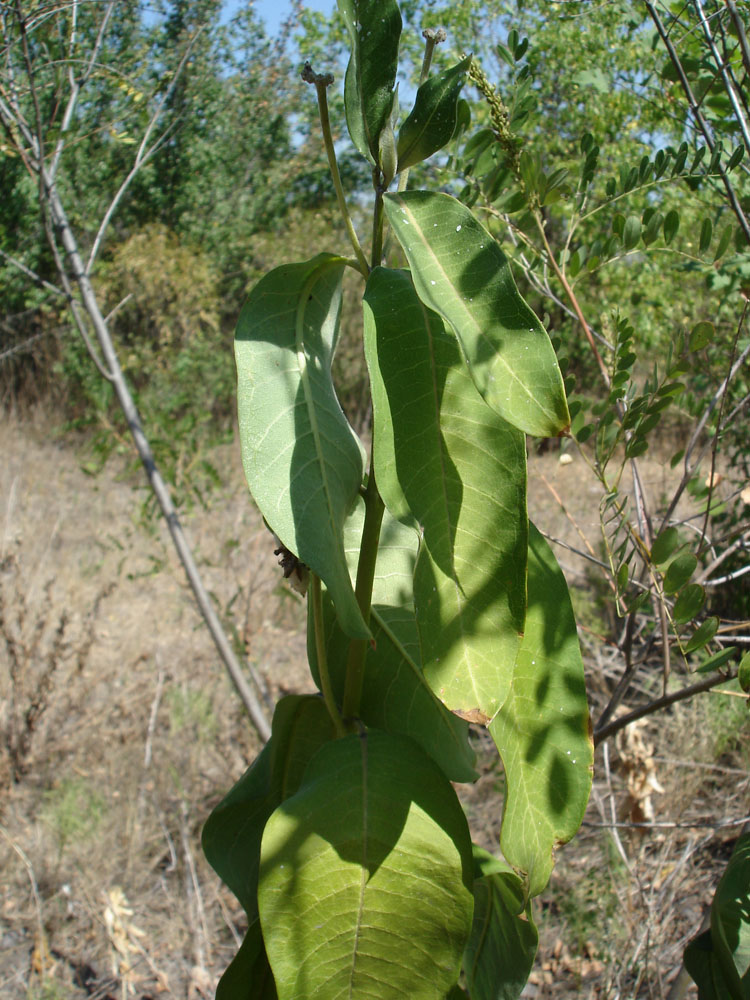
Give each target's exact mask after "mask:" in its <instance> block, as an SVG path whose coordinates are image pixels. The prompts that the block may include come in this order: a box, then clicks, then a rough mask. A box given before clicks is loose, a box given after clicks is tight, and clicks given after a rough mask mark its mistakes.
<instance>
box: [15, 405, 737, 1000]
mask: <svg viewBox="0 0 750 1000" xmlns="http://www.w3.org/2000/svg"><path fill="white" fill-rule="evenodd" d="M0 447H1V448H2V453H3V456H4V462H3V463H2V467H0V498H2V508H1V509H0V529H1V530H2V534H1V535H0V541H1V542H2V548H1V550H0V743H1V747H0V781H2V786H1V789H0V795H1V798H0V870H2V872H3V873H4V879H3V888H2V896H1V897H0V994H2V996H3V997H8V998H9V1000H16V998H17V1000H21V998H24V1000H73V998H82V997H97V998H100V1000H105V998H108V997H111V998H113V1000H120V998H127V997H132V998H136V1000H138V998H142V1000H146V998H147V997H176V998H200V997H210V996H213V991H214V988H215V984H216V981H217V977H218V975H219V974H220V972H221V971H222V970H223V969H224V968H225V967H226V965H227V963H228V961H229V960H230V958H231V956H232V954H233V953H234V951H235V950H236V948H237V946H238V945H239V942H240V941H241V938H242V934H243V930H244V925H243V915H242V911H241V909H240V908H239V906H238V904H237V903H236V901H235V900H234V898H233V897H232V896H231V895H230V894H229V893H228V892H227V891H226V890H225V889H224V888H223V887H222V886H221V885H220V884H219V882H218V879H216V878H215V876H214V875H213V873H212V872H211V871H210V870H209V869H208V866H207V865H206V863H205V862H204V860H203V856H202V853H201V850H200V843H199V837H200V830H201V826H202V824H203V822H204V820H205V818H206V816H207V815H208V813H209V811H210V810H211V808H212V807H213V805H214V804H215V803H216V802H217V801H218V799H219V798H220V796H221V795H222V793H223V791H225V790H226V789H227V788H228V787H229V786H230V785H231V784H232V782H233V781H234V780H235V779H236V778H237V777H238V776H239V775H240V774H241V773H242V771H243V770H244V768H245V767H246V766H247V764H248V762H249V761H250V760H251V759H252V758H253V756H254V754H255V752H256V751H257V747H258V745H257V741H256V738H255V736H254V734H253V731H252V729H251V728H250V726H249V724H248V722H247V720H246V719H245V718H244V716H243V714H242V710H241V706H240V704H239V702H238V700H237V698H236V696H235V695H234V693H233V690H232V688H231V686H230V684H229V682H228V681H227V680H226V678H225V676H224V674H223V671H222V668H221V667H220V665H219V663H218V660H217V657H216V655H215V654H214V651H213V648H212V646H211V644H210V640H209V639H208V638H207V636H206V635H205V633H204V630H203V629H202V627H201V625H200V622H199V619H198V615H197V613H196V612H195V610H194V608H193V605H192V601H191V598H190V595H189V592H188V591H187V588H186V586H185V584H184V582H183V579H182V576H181V571H180V568H179V566H178V565H177V563H176V561H175V560H174V558H173V556H172V554H171V552H170V549H169V547H168V544H167V540H166V537H165V535H164V533H163V531H162V529H161V527H160V526H158V525H156V524H154V523H152V522H150V521H146V522H145V523H144V522H143V521H142V519H141V518H140V515H139V512H140V511H141V507H142V503H143V499H144V497H143V493H142V492H141V491H140V488H139V487H140V483H139V482H138V481H131V480H129V479H127V478H124V479H119V478H118V476H117V475H116V473H115V472H114V471H113V469H112V468H108V469H106V470H105V471H104V472H103V473H102V474H101V475H100V476H98V477H97V478H95V479H91V478H89V477H87V476H86V475H84V473H83V472H82V471H81V469H80V467H79V463H78V461H77V459H76V454H75V452H74V451H73V450H72V448H70V447H61V446H60V445H58V444H56V443H55V442H54V441H51V440H50V432H49V427H48V426H47V425H46V424H44V423H40V424H38V425H36V426H34V425H32V424H29V423H26V424H24V425H23V426H20V425H18V424H14V423H13V422H10V421H7V422H6V423H5V424H4V425H3V427H2V428H1V429H0ZM215 460H216V462H217V464H219V465H220V467H221V468H222V470H223V472H224V474H225V476H226V480H227V482H228V483H229V484H230V485H229V486H228V487H227V488H226V490H225V491H224V492H223V493H221V494H217V495H216V496H215V498H214V502H213V504H212V508H211V510H210V511H208V512H194V513H193V514H192V515H191V516H190V517H189V518H188V524H187V530H188V532H189V533H190V536H191V540H192V542H193V544H194V546H195V549H196V551H197V552H198V553H199V557H200V562H201V568H202V571H203V573H204V574H205V577H206V581H207V585H208V587H209V589H210V590H211V593H212V595H213V597H214V599H215V601H216V604H217V607H218V608H219V610H220V612H221V614H222V616H223V618H224V620H225V621H226V622H228V624H229V626H230V629H231V631H232V635H233V637H234V641H235V643H236V645H237V649H238V651H240V652H242V653H243V654H244V655H246V656H247V658H248V659H249V661H250V662H252V663H253V664H254V665H255V666H256V667H257V668H258V669H259V670H260V672H261V673H262V675H263V676H264V677H265V678H266V681H267V683H268V686H269V689H270V690H269V697H270V698H271V699H274V698H276V697H277V696H278V694H279V693H281V692H285V691H298V690H301V689H306V687H307V686H308V685H309V680H308V679H307V671H306V667H305V660H304V644H305V639H304V608H303V606H302V604H301V603H300V601H299V599H298V598H297V597H296V595H295V594H294V593H293V592H292V591H291V590H289V589H287V588H286V587H285V586H284V584H283V581H282V576H281V571H280V570H279V569H278V567H277V566H276V562H275V559H274V556H273V547H274V543H273V539H272V538H271V536H270V535H269V534H268V532H267V531H266V529H265V528H264V527H263V525H262V523H261V521H260V518H259V516H258V514H257V512H255V510H254V509H253V507H252V505H251V503H250V501H249V499H248V498H247V494H246V491H245V488H244V485H243V484H242V479H241V474H240V472H239V469H238V467H237V464H236V457H235V454H234V452H233V451H231V450H229V451H227V452H226V454H223V455H219V456H215ZM649 472H650V474H651V475H652V477H653V481H654V483H655V484H656V486H657V487H658V484H659V480H660V477H663V476H664V475H665V473H664V471H663V468H662V467H661V465H660V464H659V463H652V466H649ZM542 475H543V476H544V478H545V479H546V481H547V484H548V486H550V487H552V489H549V488H547V486H546V485H545V482H544V480H543V479H542ZM531 479H532V481H533V482H534V483H536V486H535V496H534V497H533V498H532V505H533V507H534V512H535V517H536V519H537V521H538V522H540V523H541V524H542V526H543V527H545V529H546V530H547V531H548V532H549V533H550V534H552V535H553V536H554V535H557V536H558V537H560V536H562V537H563V538H565V539H567V540H568V541H569V543H570V544H571V545H574V544H576V542H575V539H574V535H576V533H577V532H578V531H579V529H580V532H582V533H583V534H584V535H585V536H586V537H588V538H590V539H595V530H596V527H597V525H598V521H597V520H596V511H595V505H593V504H592V502H591V497H590V496H589V495H588V494H587V492H586V487H585V485H581V483H582V478H581V476H580V474H579V472H578V471H577V470H576V468H575V466H571V465H567V466H565V465H560V463H559V461H558V456H557V455H555V454H550V455H543V456H537V457H535V458H534V459H533V467H532V474H531ZM555 492H556V493H557V494H558V496H562V497H565V500H566V506H567V507H568V515H566V514H565V513H563V512H561V510H560V508H559V505H558V503H557V501H556V500H555V499H554V495H553V493H555ZM573 522H575V527H574V525H573ZM576 537H577V535H576ZM578 544H580V538H578ZM594 544H596V542H595V541H594ZM560 559H561V562H562V564H563V566H564V568H565V569H566V572H567V573H568V574H569V578H570V579H571V582H573V583H574V584H577V585H578V587H579V591H578V593H577V597H576V600H577V602H578V604H579V607H578V612H579V616H580V617H581V619H582V622H583V625H584V628H585V630H586V631H585V632H584V637H586V636H589V637H591V641H590V642H588V641H586V642H585V646H586V650H587V660H588V668H589V673H590V679H591V684H590V689H591V692H592V698H593V700H594V702H596V701H597V699H598V698H599V697H600V695H599V691H600V690H601V691H602V692H603V691H604V689H605V688H606V687H607V685H608V684H609V683H610V681H611V677H610V676H609V674H610V672H611V671H614V670H616V664H612V663H610V662H609V660H608V659H607V649H606V647H603V646H601V644H597V642H596V641H595V638H594V637H595V636H596V635H597V634H598V633H599V632H603V631H605V627H606V623H605V622H604V621H603V620H602V619H601V614H602V613H603V612H602V611H601V608H600V606H599V604H597V597H596V594H595V593H594V592H592V590H591V588H590V585H589V583H588V581H587V578H586V574H585V572H584V571H583V570H582V568H581V564H580V563H579V562H577V561H576V560H575V557H574V556H573V554H572V553H570V552H567V551H565V550H561V551H560ZM603 701H604V698H603V695H602V703H603ZM746 716H747V712H746V709H745V707H744V703H743V702H740V700H739V699H734V698H731V697H729V696H722V695H720V694H715V693H712V694H710V695H706V696H703V698H701V699H700V700H697V701H694V702H691V703H684V704H681V705H677V706H674V707H673V708H672V710H670V712H668V713H665V714H664V715H663V716H661V717H659V718H658V719H650V720H647V721H644V722H643V723H641V724H639V725H638V726H637V727H633V728H631V729H630V730H628V731H627V732H626V733H625V734H623V735H622V737H621V738H619V739H618V740H617V741H610V742H609V743H608V744H605V745H604V746H603V747H601V748H600V750H599V752H598V754H597V762H596V775H595V779H596V780H595V787H594V794H593V796H592V800H591V805H590V807H589V811H588V814H587V818H586V821H585V824H584V827H583V829H582V830H581V832H580V834H579V836H578V837H577V838H576V840H575V842H574V843H573V845H571V846H570V847H568V848H565V849H563V850H561V852H560V855H559V864H558V867H557V869H556V871H555V873H554V875H553V879H552V882H551V885H550V887H549V889H548V890H547V892H546V893H545V894H544V896H543V897H542V899H541V901H540V905H539V907H538V910H537V912H538V918H539V925H540V933H541V945H540V953H539V959H538V962H537V965H536V968H535V971H534V973H533V974H532V977H531V980H530V982H529V984H528V985H527V987H526V991H525V993H524V996H526V997H530V998H531V997H533V998H540V1000H541V998H547V997H555V998H565V997H583V998H613V1000H614V998H627V997H641V996H643V997H662V998H667V997H669V996H670V992H669V991H670V989H671V988H672V983H673V982H674V979H675V976H676V975H677V974H678V971H679V966H680V961H681V954H682V948H683V947H684V945H685V943H686V941H687V940H688V939H689V938H690V937H691V936H692V935H693V934H695V933H696V931H697V930H698V928H699V926H700V924H701V921H702V919H703V913H704V907H705V905H706V903H707V902H708V901H709V899H710V897H711V894H712V891H713V888H714V886H715V884H716V881H717V878H718V876H719V874H720V871H721V869H722V866H723V864H724V863H725V862H726V859H727V857H728V855H729V852H730V849H731V845H732V843H733V840H734V839H735V837H736V835H737V832H738V827H737V826H736V822H737V821H738V820H739V819H740V818H742V817H744V816H745V815H746V814H747V801H748V765H749V764H750V759H748V758H749V757H750V752H749V751H748V750H747V733H748V723H747V719H746ZM484 735H485V734H484V731H477V749H478V752H479V759H480V769H481V771H482V776H481V778H480V780H479V782H477V784H476V785H475V786H473V787H472V788H469V789H467V790H466V792H465V796H464V799H465V805H466V807H467V810H468V813H469V818H470V821H471V823H472V826H473V829H474V834H475V837H476V838H477V839H479V840H481V841H482V842H484V843H485V844H487V846H493V845H494V844H496V843H497V835H498V831H499V824H500V819H501V816H500V798H499V793H500V792H501V790H502V782H503V778H502V773H501V772H500V771H499V770H498V769H497V767H496V766H495V765H490V764H489V763H487V764H485V763H484V762H485V760H486V761H489V759H490V758H489V755H487V756H485V755H484V754H483V747H482V738H483V736H484ZM743 735H744V740H745V742H744V744H743V739H742V738H743ZM634 820H636V821H639V822H640V821H645V822H646V825H645V826H644V825H641V826H637V825H636V826H634V825H633V821H634ZM676 995H683V994H675V996H676ZM684 995H691V994H690V993H687V994H684Z"/></svg>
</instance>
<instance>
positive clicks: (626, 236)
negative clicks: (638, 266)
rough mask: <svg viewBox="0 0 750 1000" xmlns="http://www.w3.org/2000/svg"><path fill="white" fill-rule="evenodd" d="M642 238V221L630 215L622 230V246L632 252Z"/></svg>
mask: <svg viewBox="0 0 750 1000" xmlns="http://www.w3.org/2000/svg"><path fill="white" fill-rule="evenodd" d="M640 238H641V220H640V219H639V218H638V216H637V215H630V216H628V218H627V219H626V221H625V225H624V227H623V230H622V245H623V247H624V248H625V250H632V249H633V248H634V247H635V246H637V245H638V240H639V239H640Z"/></svg>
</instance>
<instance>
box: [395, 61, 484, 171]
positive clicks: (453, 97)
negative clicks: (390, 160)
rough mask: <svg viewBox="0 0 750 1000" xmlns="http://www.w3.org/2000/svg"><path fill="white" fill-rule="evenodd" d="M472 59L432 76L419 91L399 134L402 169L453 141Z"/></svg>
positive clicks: (424, 158) (399, 165) (400, 165)
mask: <svg viewBox="0 0 750 1000" xmlns="http://www.w3.org/2000/svg"><path fill="white" fill-rule="evenodd" d="M470 65H471V56H467V57H466V58H465V59H462V60H461V62H460V63H457V64H456V65H455V66H452V67H451V68H450V69H446V70H443V72H442V73H437V74H436V75H435V76H431V77H428V79H427V80H425V82H424V83H423V84H422V86H421V87H420V88H419V90H418V91H417V98H416V100H415V102H414V107H413V109H412V111H411V114H410V115H409V117H408V118H407V119H406V121H405V122H404V124H403V125H402V126H401V129H400V131H399V134H398V169H399V170H405V169H406V168H407V167H412V166H414V164H415V163H420V162H421V161H422V160H426V159H427V158H428V157H429V156H432V154H433V153H436V152H437V151H438V150H439V149H442V148H443V146H445V144H446V143H448V142H450V140H451V138H452V137H453V133H454V132H455V130H456V123H457V121H458V96H459V94H460V93H461V88H462V87H463V85H464V81H465V80H466V74H467V73H468V71H469V66H470Z"/></svg>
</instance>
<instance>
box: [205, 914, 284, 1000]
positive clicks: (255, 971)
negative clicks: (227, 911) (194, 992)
mask: <svg viewBox="0 0 750 1000" xmlns="http://www.w3.org/2000/svg"><path fill="white" fill-rule="evenodd" d="M276 998H277V994H276V984H275V983H274V981H273V973H272V972H271V966H270V965H269V964H268V956H267V955H266V949H265V947H264V946H263V935H262V934H261V930H260V921H259V920H258V919H257V918H256V919H255V920H254V921H253V922H252V923H251V924H250V926H249V927H248V929H247V933H246V934H245V940H244V941H243V942H242V945H241V946H240V950H239V951H238V952H237V954H236V955H235V956H234V959H233V960H232V962H231V964H230V965H229V966H228V967H227V969H226V971H225V972H224V975H223V976H222V977H221V979H220V980H219V985H218V986H217V987H216V1000H276Z"/></svg>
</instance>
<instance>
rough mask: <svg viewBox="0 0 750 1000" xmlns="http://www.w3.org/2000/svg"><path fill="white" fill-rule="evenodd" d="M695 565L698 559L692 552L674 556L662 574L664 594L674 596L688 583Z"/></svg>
mask: <svg viewBox="0 0 750 1000" xmlns="http://www.w3.org/2000/svg"><path fill="white" fill-rule="evenodd" d="M697 565H698V559H697V557H696V556H695V555H693V553H692V552H681V553H680V554H679V555H677V556H675V557H674V559H673V560H672V562H671V563H670V564H669V567H668V568H667V572H666V573H665V574H664V591H665V593H667V594H676V593H677V591H678V590H679V589H680V588H681V587H684V586H685V584H686V583H687V582H688V580H689V579H690V577H691V576H692V575H693V573H694V572H695V567H696V566H697Z"/></svg>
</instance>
